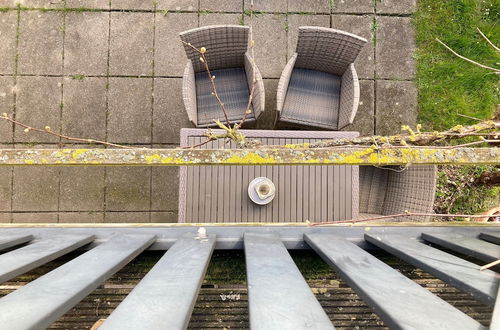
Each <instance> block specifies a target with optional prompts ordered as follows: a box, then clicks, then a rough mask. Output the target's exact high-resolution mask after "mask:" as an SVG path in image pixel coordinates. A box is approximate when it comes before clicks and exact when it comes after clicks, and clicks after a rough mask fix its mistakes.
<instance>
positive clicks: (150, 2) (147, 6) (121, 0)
mask: <svg viewBox="0 0 500 330" xmlns="http://www.w3.org/2000/svg"><path fill="white" fill-rule="evenodd" d="M154 2H155V1H154V0H111V9H130V10H133V9H137V10H152V9H153V8H154Z"/></svg>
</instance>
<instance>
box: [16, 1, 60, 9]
mask: <svg viewBox="0 0 500 330" xmlns="http://www.w3.org/2000/svg"><path fill="white" fill-rule="evenodd" d="M15 3H16V5H17V4H20V5H21V7H24V8H43V9H58V8H64V0H15Z"/></svg>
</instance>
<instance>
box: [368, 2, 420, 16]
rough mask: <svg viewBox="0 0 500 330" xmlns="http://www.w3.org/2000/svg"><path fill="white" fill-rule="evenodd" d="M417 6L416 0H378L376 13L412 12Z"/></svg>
mask: <svg viewBox="0 0 500 330" xmlns="http://www.w3.org/2000/svg"><path fill="white" fill-rule="evenodd" d="M416 8H417V0H378V1H377V13H380V14H412V13H414V12H415V9H416Z"/></svg>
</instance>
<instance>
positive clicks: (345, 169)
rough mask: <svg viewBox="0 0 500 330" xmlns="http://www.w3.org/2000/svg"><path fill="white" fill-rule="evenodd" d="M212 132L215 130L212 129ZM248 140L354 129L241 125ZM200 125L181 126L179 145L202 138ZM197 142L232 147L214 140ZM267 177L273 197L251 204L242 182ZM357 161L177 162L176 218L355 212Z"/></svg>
mask: <svg viewBox="0 0 500 330" xmlns="http://www.w3.org/2000/svg"><path fill="white" fill-rule="evenodd" d="M212 131H213V132H214V133H216V134H220V133H222V131H221V130H212ZM241 132H242V133H243V134H244V135H245V137H246V138H247V139H248V140H259V141H261V143H263V144H266V145H285V144H292V143H310V142H314V141H317V140H324V139H334V138H353V137H356V136H358V133H357V132H328V131H325V132H317V131H263V130H248V131H245V130H242V131H241ZM205 133H206V129H181V146H192V145H196V144H199V143H201V142H203V141H205V140H206V137H204V134H205ZM202 148H205V149H213V148H216V149H217V148H235V145H234V143H232V142H231V143H229V144H226V143H225V141H221V140H217V141H213V142H210V143H208V144H206V145H204V146H202ZM256 177H267V178H269V179H271V181H273V183H274V185H275V186H276V195H275V197H274V200H273V201H272V202H271V203H269V204H267V205H262V206H261V205H257V204H255V203H253V202H252V201H251V200H250V198H249V197H248V184H249V183H250V182H251V181H252V180H253V179H254V178H256ZM358 186H359V173H358V166H321V165H312V166H253V165H252V166H189V167H185V166H184V167H181V170H180V182H179V222H181V223H182V222H192V223H203V222H212V223H213V222H219V223H221V222H305V221H307V220H309V221H312V222H320V221H337V220H346V219H352V218H356V217H357V216H358V213H359V212H358V205H359V203H358V199H359V196H358V195H359V193H358V190H359V188H358Z"/></svg>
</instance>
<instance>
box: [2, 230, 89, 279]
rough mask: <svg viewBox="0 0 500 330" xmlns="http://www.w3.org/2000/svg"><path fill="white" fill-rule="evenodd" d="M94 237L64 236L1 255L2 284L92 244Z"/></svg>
mask: <svg viewBox="0 0 500 330" xmlns="http://www.w3.org/2000/svg"><path fill="white" fill-rule="evenodd" d="M93 239H94V236H88V235H87V236H81V235H80V236H75V235H64V236H56V237H54V238H51V239H45V240H42V241H38V242H34V243H32V244H29V245H27V246H24V247H22V248H19V249H16V250H13V251H10V252H7V253H4V254H2V255H0V283H2V282H5V281H8V280H10V279H11V278H14V277H16V276H17V275H21V274H23V273H25V272H27V271H30V270H32V269H34V268H36V267H38V266H41V265H43V264H45V263H47V262H49V261H52V260H54V259H57V258H59V257H60V256H62V255H65V254H66V253H68V252H70V251H73V250H75V249H78V248H79V247H81V246H83V245H85V244H88V243H90V242H92V240H93Z"/></svg>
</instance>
